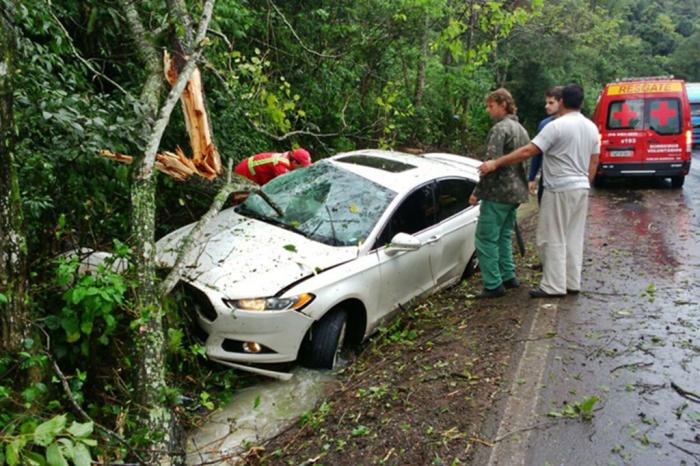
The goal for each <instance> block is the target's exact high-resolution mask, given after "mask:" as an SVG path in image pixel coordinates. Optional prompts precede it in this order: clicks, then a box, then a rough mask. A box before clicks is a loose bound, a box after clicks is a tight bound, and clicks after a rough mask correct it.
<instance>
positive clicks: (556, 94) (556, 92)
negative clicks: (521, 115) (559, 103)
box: [544, 86, 564, 100]
mask: <svg viewBox="0 0 700 466" xmlns="http://www.w3.org/2000/svg"><path fill="white" fill-rule="evenodd" d="M563 90H564V86H554V87H550V88H549V89H547V91H546V92H545V93H544V96H545V98H546V97H552V98H554V99H557V100H561V93H562V91H563Z"/></svg>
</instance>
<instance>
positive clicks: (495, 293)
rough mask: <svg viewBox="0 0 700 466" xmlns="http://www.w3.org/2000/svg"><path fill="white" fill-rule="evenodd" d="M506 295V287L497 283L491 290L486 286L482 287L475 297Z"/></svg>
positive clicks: (485, 297)
mask: <svg viewBox="0 0 700 466" xmlns="http://www.w3.org/2000/svg"><path fill="white" fill-rule="evenodd" d="M505 295H506V289H505V288H504V286H503V285H498V288H494V289H492V290H489V289H488V288H484V291H482V292H481V293H479V294H478V295H476V299H489V298H500V297H501V296H505Z"/></svg>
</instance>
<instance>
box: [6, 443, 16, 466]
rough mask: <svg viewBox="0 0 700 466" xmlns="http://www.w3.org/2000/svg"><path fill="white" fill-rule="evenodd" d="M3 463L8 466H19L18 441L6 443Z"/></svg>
mask: <svg viewBox="0 0 700 466" xmlns="http://www.w3.org/2000/svg"><path fill="white" fill-rule="evenodd" d="M5 461H7V464H8V465H9V466H15V465H16V464H19V440H15V441H14V442H12V443H8V444H7V446H6V447H5Z"/></svg>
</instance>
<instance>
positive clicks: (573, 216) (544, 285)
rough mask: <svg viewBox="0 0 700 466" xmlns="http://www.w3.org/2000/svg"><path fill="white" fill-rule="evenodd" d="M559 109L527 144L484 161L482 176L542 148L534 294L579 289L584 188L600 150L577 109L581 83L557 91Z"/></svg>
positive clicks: (592, 130) (589, 125)
mask: <svg viewBox="0 0 700 466" xmlns="http://www.w3.org/2000/svg"><path fill="white" fill-rule="evenodd" d="M562 104H563V107H564V108H563V110H561V114H560V116H559V118H557V119H556V120H554V121H552V122H551V123H550V124H548V125H547V126H545V127H544V129H543V130H542V131H541V132H540V133H539V134H538V135H537V136H536V137H535V138H534V139H533V140H532V142H530V143H529V144H527V145H526V146H523V147H521V148H519V149H516V150H514V151H513V152H511V153H510V154H507V155H504V156H502V157H499V158H497V159H495V160H490V161H487V162H484V163H483V164H482V165H481V167H480V168H479V171H480V172H481V175H482V176H485V175H487V174H488V173H491V172H493V171H494V170H496V169H497V168H499V167H501V166H507V165H512V164H514V163H518V162H520V161H522V160H525V159H527V158H529V157H532V156H534V155H537V154H539V153H542V154H543V156H544V160H543V161H544V164H543V169H542V171H543V176H544V194H543V196H542V204H541V206H540V214H539V221H538V225H537V246H538V248H539V250H540V259H541V260H542V267H543V268H542V270H543V274H542V281H541V283H540V286H539V288H537V289H534V290H531V291H530V296H531V297H533V298H547V297H559V296H565V295H566V294H567V293H571V294H576V293H578V292H579V291H580V290H581V269H582V267H583V238H584V227H585V224H586V215H587V213H588V190H589V189H590V183H591V182H592V181H593V177H594V176H595V172H596V168H597V166H598V155H599V152H600V141H599V136H598V129H597V128H596V126H595V125H594V124H593V123H592V122H591V121H590V120H589V119H587V118H586V117H584V116H583V115H582V114H581V111H580V109H581V105H582V104H583V89H582V88H581V86H579V85H578V84H569V85H568V86H566V87H565V88H564V90H563V91H562Z"/></svg>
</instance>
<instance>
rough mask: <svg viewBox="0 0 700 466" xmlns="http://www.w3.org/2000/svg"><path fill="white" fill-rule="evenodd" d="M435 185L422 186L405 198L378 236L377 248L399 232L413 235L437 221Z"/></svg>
mask: <svg viewBox="0 0 700 466" xmlns="http://www.w3.org/2000/svg"><path fill="white" fill-rule="evenodd" d="M433 186H434V185H433V184H432V183H431V184H427V185H425V186H422V187H420V188H418V189H417V190H415V191H413V192H412V193H411V194H409V195H408V197H406V199H404V200H403V202H402V203H401V205H400V206H399V208H398V209H396V211H395V212H394V214H393V215H392V216H391V218H390V219H389V221H388V222H387V224H386V226H385V227H384V230H383V231H382V233H381V234H380V235H379V237H378V238H377V242H376V243H375V244H374V247H375V248H379V247H381V246H384V245H385V244H387V243H389V242H390V241H391V238H393V237H394V236H395V235H396V234H397V233H408V234H410V235H412V234H414V233H418V232H419V231H422V230H425V229H426V228H428V227H430V226H432V225H435V224H436V223H437V216H436V215H435V214H436V212H435V210H436V209H435V201H434V199H433Z"/></svg>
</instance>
